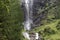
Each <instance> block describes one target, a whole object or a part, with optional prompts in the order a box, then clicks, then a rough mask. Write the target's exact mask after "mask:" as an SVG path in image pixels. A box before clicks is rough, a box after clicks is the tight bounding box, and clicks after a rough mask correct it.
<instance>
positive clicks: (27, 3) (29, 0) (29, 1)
mask: <svg viewBox="0 0 60 40" xmlns="http://www.w3.org/2000/svg"><path fill="white" fill-rule="evenodd" d="M22 2H23V3H24V7H25V9H26V13H25V14H26V15H25V17H26V20H25V22H24V29H25V30H28V31H29V30H30V29H31V24H33V20H32V17H33V16H32V8H33V0H22ZM23 35H24V37H25V38H27V39H28V40H30V37H29V33H28V32H23ZM36 39H38V33H36Z"/></svg>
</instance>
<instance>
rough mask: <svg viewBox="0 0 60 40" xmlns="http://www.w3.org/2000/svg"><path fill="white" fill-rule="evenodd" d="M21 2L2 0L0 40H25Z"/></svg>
mask: <svg viewBox="0 0 60 40" xmlns="http://www.w3.org/2000/svg"><path fill="white" fill-rule="evenodd" d="M22 18H23V14H22V11H21V8H20V3H19V0H0V40H23V36H22V28H23V27H22V22H23V19H22Z"/></svg>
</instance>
